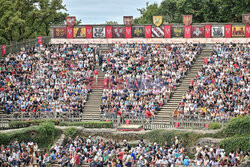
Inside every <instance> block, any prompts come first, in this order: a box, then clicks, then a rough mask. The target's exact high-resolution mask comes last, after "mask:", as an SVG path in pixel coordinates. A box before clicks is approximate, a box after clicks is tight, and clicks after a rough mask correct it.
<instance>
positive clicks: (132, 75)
mask: <svg viewBox="0 0 250 167" xmlns="http://www.w3.org/2000/svg"><path fill="white" fill-rule="evenodd" d="M199 53H200V46H199V45H196V44H124V45H123V44H114V45H113V48H112V51H111V52H109V53H108V54H106V55H105V56H104V57H103V63H102V69H101V70H103V71H106V74H105V76H104V85H105V88H104V90H103V94H102V104H101V106H100V110H101V112H102V113H104V114H105V115H110V114H111V115H114V116H117V115H118V116H119V115H121V114H122V113H123V114H125V115H130V116H137V117H138V116H143V117H144V116H147V117H150V116H154V115H155V114H156V113H157V111H159V110H160V108H161V107H162V106H163V105H164V104H166V103H167V101H168V100H169V98H170V96H171V92H172V91H173V90H174V89H175V88H176V86H177V85H178V84H179V81H180V79H181V78H182V77H183V76H185V74H186V72H187V71H188V70H189V68H190V67H191V64H192V63H193V62H194V61H195V59H196V57H197V55H198V54H199Z"/></svg>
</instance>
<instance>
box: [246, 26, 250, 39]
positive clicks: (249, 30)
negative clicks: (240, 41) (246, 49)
mask: <svg viewBox="0 0 250 167" xmlns="http://www.w3.org/2000/svg"><path fill="white" fill-rule="evenodd" d="M246 38H250V25H246Z"/></svg>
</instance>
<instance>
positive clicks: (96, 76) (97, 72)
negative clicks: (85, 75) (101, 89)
mask: <svg viewBox="0 0 250 167" xmlns="http://www.w3.org/2000/svg"><path fill="white" fill-rule="evenodd" d="M98 74H99V71H98V70H97V69H95V70H94V77H95V82H96V85H97V83H98V82H97V79H98Z"/></svg>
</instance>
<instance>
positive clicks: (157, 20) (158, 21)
mask: <svg viewBox="0 0 250 167" xmlns="http://www.w3.org/2000/svg"><path fill="white" fill-rule="evenodd" d="M162 22H163V17H162V16H153V23H154V25H155V26H157V27H159V26H160V25H161V24H162Z"/></svg>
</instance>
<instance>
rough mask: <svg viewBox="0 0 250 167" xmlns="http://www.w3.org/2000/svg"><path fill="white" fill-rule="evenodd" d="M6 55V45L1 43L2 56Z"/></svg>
mask: <svg viewBox="0 0 250 167" xmlns="http://www.w3.org/2000/svg"><path fill="white" fill-rule="evenodd" d="M4 55H6V45H2V56H4Z"/></svg>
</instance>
